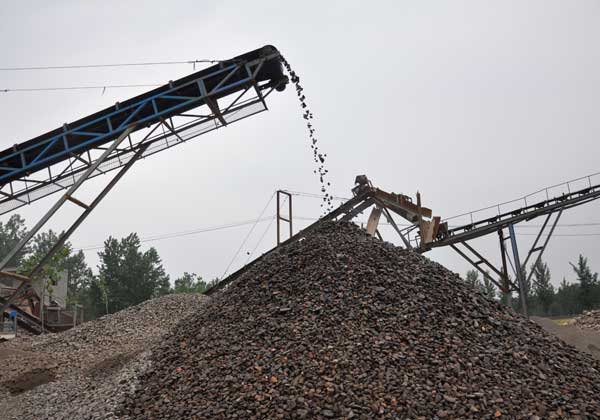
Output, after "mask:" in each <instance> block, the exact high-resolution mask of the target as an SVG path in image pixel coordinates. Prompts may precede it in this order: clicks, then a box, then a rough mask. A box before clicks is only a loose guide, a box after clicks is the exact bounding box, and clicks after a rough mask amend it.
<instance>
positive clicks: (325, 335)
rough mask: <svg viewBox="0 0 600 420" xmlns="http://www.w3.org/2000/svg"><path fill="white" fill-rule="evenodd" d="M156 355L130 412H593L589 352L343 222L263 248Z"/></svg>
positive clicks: (598, 403) (220, 415)
mask: <svg viewBox="0 0 600 420" xmlns="http://www.w3.org/2000/svg"><path fill="white" fill-rule="evenodd" d="M150 358H151V363H152V369H148V370H145V371H143V372H142V373H141V374H140V376H139V378H138V380H139V386H138V387H137V388H136V390H135V392H134V393H133V394H128V395H121V396H119V401H121V402H122V405H121V406H120V408H119V409H118V411H117V414H118V415H120V416H123V417H124V418H126V417H130V418H135V419H187V418H194V419H234V418H235V419H398V418H411V419H435V418H527V419H539V418H599V417H600V399H599V397H598V396H599V395H600V365H599V364H598V362H597V361H594V360H593V359H592V358H591V357H589V356H588V355H585V354H583V353H580V352H578V351H577V350H575V349H574V348H573V347H571V346H569V345H567V344H564V343H563V342H562V341H560V340H558V339H556V338H555V337H553V336H551V335H549V334H547V333H546V332H544V331H543V330H542V329H541V328H540V327H539V326H537V325H536V324H534V323H533V322H529V321H527V320H525V319H523V318H521V317H520V316H518V315H517V314H515V313H514V312H512V311H509V310H507V309H505V308H504V307H502V306H501V305H500V304H498V303H496V302H494V301H491V300H488V299H487V298H485V297H484V296H483V295H481V294H479V293H476V292H474V291H472V290H471V289H470V288H469V287H468V286H466V285H465V284H464V282H463V281H462V280H461V279H460V278H459V277H458V276H457V275H456V274H453V273H451V272H449V271H448V270H446V269H445V268H443V267H442V266H440V265H438V264H436V263H433V262H431V261H429V260H428V259H426V258H424V257H422V256H420V255H418V254H415V253H411V252H407V251H404V250H400V249H397V248H395V247H394V246H392V245H391V244H387V243H384V242H381V241H379V240H376V239H374V238H371V237H368V236H366V234H364V233H363V232H362V231H360V230H359V229H358V228H356V227H355V226H353V225H349V224H328V225H326V226H324V227H323V228H322V229H321V230H319V231H317V232H315V233H314V234H311V235H310V236H309V237H307V238H306V239H304V240H302V241H300V242H297V243H294V244H291V245H289V246H286V247H284V248H282V249H280V250H279V252H274V253H272V254H271V255H269V256H268V257H267V258H265V259H264V260H263V261H261V262H260V263H259V264H256V265H255V266H254V267H252V268H251V269H250V270H249V271H248V272H247V273H246V274H245V275H243V276H242V277H240V278H239V279H238V280H237V281H235V282H234V283H232V284H231V285H230V286H229V287H228V288H227V289H226V290H225V291H223V292H222V293H220V294H219V295H216V296H214V297H213V298H211V300H210V301H209V302H207V303H206V304H205V305H204V306H203V308H202V309H201V310H199V311H198V312H197V313H195V314H194V315H192V316H190V317H188V318H187V319H186V320H184V321H183V322H181V323H179V324H178V325H177V326H176V327H175V328H174V329H173V330H172V332H171V333H170V334H168V336H167V337H166V338H165V340H163V342H162V343H161V344H160V345H158V346H157V347H155V348H154V349H153V352H152V354H151V356H150Z"/></svg>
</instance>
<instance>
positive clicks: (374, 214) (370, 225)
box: [367, 207, 381, 236]
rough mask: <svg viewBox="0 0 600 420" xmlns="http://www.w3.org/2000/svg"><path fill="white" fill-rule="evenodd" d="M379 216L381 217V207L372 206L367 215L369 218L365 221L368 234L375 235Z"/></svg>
mask: <svg viewBox="0 0 600 420" xmlns="http://www.w3.org/2000/svg"><path fill="white" fill-rule="evenodd" d="M380 217H381V208H380V207H373V210H371V215H370V216H369V220H368V221H367V233H368V234H369V235H371V236H375V232H377V226H379V218H380ZM380 236H381V235H380Z"/></svg>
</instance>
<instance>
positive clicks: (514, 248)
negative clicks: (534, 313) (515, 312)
mask: <svg viewBox="0 0 600 420" xmlns="http://www.w3.org/2000/svg"><path fill="white" fill-rule="evenodd" d="M508 231H509V234H510V246H511V248H512V252H513V260H514V263H515V271H516V273H515V274H516V276H517V283H518V285H519V295H520V296H521V311H522V312H523V316H525V317H527V318H528V317H529V315H528V313H527V293H526V290H525V279H524V278H523V267H522V266H521V260H520V259H519V248H518V246H517V238H516V237H515V227H514V226H513V225H512V224H510V225H508Z"/></svg>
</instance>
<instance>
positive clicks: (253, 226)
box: [221, 191, 276, 279]
mask: <svg viewBox="0 0 600 420" xmlns="http://www.w3.org/2000/svg"><path fill="white" fill-rule="evenodd" d="M275 193H276V191H273V194H271V197H270V198H269V201H267V204H265V207H264V208H263V209H262V211H261V212H260V215H259V216H258V218H257V219H256V220H260V219H261V218H262V216H263V214H264V213H265V211H267V208H268V207H269V204H271V201H273V197H275ZM257 224H258V223H255V224H254V225H252V227H251V228H250V230H249V231H248V234H247V235H246V237H245V238H244V240H243V241H242V243H241V245H240V247H239V248H238V250H237V251H236V252H235V254H234V255H233V258H232V259H231V261H229V264H228V265H227V268H225V271H224V272H223V275H222V276H221V278H222V279H224V278H225V275H226V274H227V272H228V271H229V268H230V267H231V264H233V262H234V261H235V259H236V258H237V256H238V254H239V253H240V251H241V250H242V248H243V247H244V245H245V244H246V242H247V241H248V238H250V235H251V234H252V232H253V231H254V228H255V227H256V225H257Z"/></svg>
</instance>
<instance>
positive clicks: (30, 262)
mask: <svg viewBox="0 0 600 420" xmlns="http://www.w3.org/2000/svg"><path fill="white" fill-rule="evenodd" d="M58 238H59V235H57V234H56V232H54V231H53V230H52V229H50V230H48V232H42V233H40V234H38V235H36V236H35V237H34V238H33V240H32V245H31V247H30V248H29V254H28V255H27V256H26V257H25V258H24V259H23V260H22V262H21V265H20V267H19V270H18V271H19V272H20V273H23V274H29V273H30V272H31V271H32V270H33V269H34V268H35V267H36V266H37V265H38V263H39V262H40V260H41V259H42V258H43V257H44V256H45V255H46V254H47V253H48V251H50V249H51V248H52V247H53V246H54V244H55V243H57V242H58ZM61 273H67V291H68V294H67V306H70V305H71V304H73V303H79V304H81V303H82V302H83V301H84V300H85V298H84V297H83V296H82V295H83V294H84V293H85V288H86V286H87V285H88V284H89V282H90V281H91V279H92V277H93V276H92V270H91V269H90V268H89V267H88V265H87V263H86V262H85V256H84V254H83V252H82V251H79V252H77V253H73V251H72V246H71V244H70V243H69V242H66V243H65V244H64V245H63V246H62V247H60V249H59V250H58V251H57V252H56V253H55V254H54V255H53V256H52V258H50V260H49V261H48V262H47V263H46V264H45V265H44V268H43V269H42V271H41V272H40V273H39V274H38V275H37V276H36V278H35V279H34V281H37V282H40V281H41V279H45V280H46V282H45V286H46V293H48V294H49V295H50V296H52V285H56V283H57V282H58V280H59V277H60V275H61Z"/></svg>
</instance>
